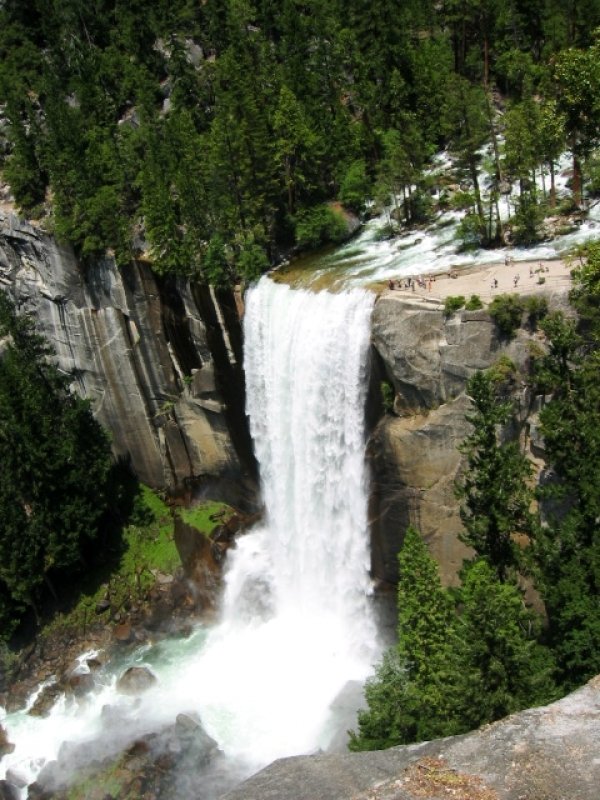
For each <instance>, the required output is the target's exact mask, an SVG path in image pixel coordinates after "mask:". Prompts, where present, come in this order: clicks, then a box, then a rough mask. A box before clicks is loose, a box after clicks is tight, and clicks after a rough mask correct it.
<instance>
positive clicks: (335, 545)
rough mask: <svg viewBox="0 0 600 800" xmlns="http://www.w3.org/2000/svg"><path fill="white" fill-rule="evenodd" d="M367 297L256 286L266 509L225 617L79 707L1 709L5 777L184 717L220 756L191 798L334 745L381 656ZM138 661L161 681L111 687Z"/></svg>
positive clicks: (236, 554)
mask: <svg viewBox="0 0 600 800" xmlns="http://www.w3.org/2000/svg"><path fill="white" fill-rule="evenodd" d="M373 300H374V298H373V295H372V294H371V293H369V292H365V291H362V290H354V291H350V292H342V293H339V294H331V293H328V292H323V293H318V294H315V293H312V292H308V291H305V290H293V289H290V288H289V287H288V286H285V285H278V284H275V283H274V282H273V281H271V280H270V279H268V278H263V279H262V280H261V281H260V283H259V284H258V286H257V287H255V288H253V289H252V290H250V291H249V293H248V296H247V305H246V315H245V322H244V327H245V362H246V363H245V366H246V373H247V390H248V392H247V394H248V414H249V417H250V426H251V432H252V436H253V439H254V444H255V449H256V454H257V457H258V460H259V463H260V471H261V482H262V490H263V496H264V501H265V505H266V509H267V513H266V519H265V522H264V525H262V526H261V527H258V528H256V529H254V530H253V531H252V532H251V533H249V534H247V535H245V536H244V537H242V538H240V540H239V543H238V545H237V547H236V548H235V550H233V551H230V553H229V555H228V570H227V575H226V586H225V592H224V597H223V600H222V614H221V620H220V622H219V623H218V624H216V625H215V626H214V627H212V628H210V629H207V628H199V629H198V630H197V631H196V632H195V633H194V634H193V635H192V636H191V637H189V638H187V639H182V640H179V641H164V642H162V643H160V644H158V645H156V646H154V647H151V646H150V647H149V646H146V647H144V648H141V649H139V650H138V651H137V652H136V653H134V654H133V656H132V657H131V658H129V660H128V661H127V662H121V663H118V664H112V665H109V666H108V668H107V669H105V670H104V672H103V680H104V686H103V687H102V688H100V689H98V690H97V691H96V692H95V693H93V694H91V695H90V696H88V697H87V698H86V699H85V700H84V701H78V700H74V699H70V700H67V699H66V698H64V697H63V698H61V699H60V700H59V702H58V703H57V704H56V706H55V707H54V709H53V710H52V712H51V714H50V716H49V717H47V718H46V719H40V718H34V717H31V716H29V715H28V714H27V713H26V711H25V710H23V711H21V712H19V713H16V714H10V715H7V714H4V713H0V722H1V724H2V725H4V726H5V727H6V728H7V731H8V738H9V740H10V741H12V742H14V743H15V744H16V749H15V752H14V753H12V754H11V755H8V756H5V757H4V758H3V759H2V761H0V777H2V776H3V775H4V774H5V772H6V771H7V770H8V769H11V770H12V774H13V775H14V774H18V775H20V776H22V778H23V780H24V781H28V782H29V781H31V780H33V779H35V776H36V774H37V773H38V772H39V770H40V768H41V767H42V766H43V765H44V763H45V762H47V761H49V760H52V759H54V758H56V756H57V753H58V751H59V749H60V747H61V744H62V743H63V742H64V741H69V742H76V743H86V742H93V747H92V750H93V754H94V757H95V758H98V757H99V756H101V755H103V754H111V753H115V752H118V751H119V750H120V749H121V748H122V747H124V746H126V744H127V743H129V742H132V741H134V740H135V739H136V738H138V737H139V736H140V735H143V734H145V733H148V732H150V731H153V730H159V729H160V728H161V727H165V726H167V725H171V724H173V722H174V721H175V717H176V715H177V714H178V713H180V712H188V713H189V712H194V713H196V714H198V715H199V716H200V717H201V719H202V723H203V725H204V727H205V729H206V730H207V732H208V733H209V734H210V735H211V736H212V737H213V738H214V739H215V740H216V741H217V742H218V745H219V747H220V748H221V750H222V751H223V752H224V754H225V756H226V759H225V763H226V767H225V769H224V772H225V775H223V774H222V773H223V768H221V774H220V775H219V776H218V780H216V785H215V786H214V787H211V785H210V782H209V781H208V780H206V779H205V780H202V781H201V782H200V785H201V786H202V790H201V791H200V794H199V793H198V792H199V788H198V785H196V786H194V785H193V784H194V782H193V781H192V789H190V793H193V794H194V796H196V797H198V796H202V797H211V796H213V795H214V794H215V793H218V792H220V791H222V790H223V789H224V787H226V786H227V785H228V784H230V783H231V782H232V781H235V780H238V779H239V778H241V777H242V776H245V775H248V774H250V773H252V772H254V771H256V770H257V769H258V768H260V767H262V766H263V765H265V764H267V763H269V762H270V761H272V760H273V759H275V758H277V757H279V756H286V755H291V754H298V753H306V752H313V751H315V750H317V749H319V748H323V749H326V748H328V747H330V746H331V744H332V743H334V742H335V743H337V744H338V745H339V742H340V733H341V734H342V739H343V738H344V737H343V733H344V732H345V730H346V728H347V727H349V726H352V725H353V721H352V719H348V717H347V715H346V716H345V717H344V718H341V717H340V714H339V712H336V710H335V708H336V701H337V699H338V698H339V697H340V696H343V695H344V693H345V692H346V693H347V690H348V687H349V686H350V687H352V686H356V685H357V684H358V685H360V683H362V682H363V681H364V680H365V678H366V677H367V676H368V675H369V674H370V673H371V672H372V666H373V664H374V663H375V662H376V660H377V658H378V653H379V648H378V644H377V635H376V626H375V623H374V620H373V614H372V610H371V605H370V598H369V595H370V583H369V577H368V570H369V548H368V539H367V510H366V504H367V501H366V491H367V479H366V474H365V460H364V447H365V432H364V419H363V418H364V406H365V391H366V386H367V382H368V381H367V369H368V364H367V354H368V347H369V336H370V317H371V311H372V306H373ZM132 663H135V664H144V665H147V666H149V667H150V669H151V670H152V671H153V672H154V674H155V675H156V676H157V678H158V683H157V684H156V686H155V688H152V689H151V690H149V691H147V692H146V693H144V694H143V695H141V696H140V697H137V698H131V697H125V696H122V695H118V694H117V692H116V691H115V681H116V677H117V676H118V674H120V673H121V672H122V670H123V669H124V667H126V666H127V665H128V664H132ZM355 695H356V692H355ZM106 707H110V708H109V711H110V713H107V709H106ZM103 708H104V710H103ZM340 729H341V730H340ZM63 752H64V748H63ZM183 786H184V783H183V782H182V787H183ZM186 794H187V792H186V790H185V789H184V788H182V789H181V792H180V795H179V796H181V797H183V796H186Z"/></svg>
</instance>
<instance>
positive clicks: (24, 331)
mask: <svg viewBox="0 0 600 800" xmlns="http://www.w3.org/2000/svg"><path fill="white" fill-rule="evenodd" d="M2 337H7V338H6V339H5V341H4V344H3V352H2V355H1V357H0V457H1V461H2V470H1V471H0V513H1V514H2V520H1V524H0V530H1V535H0V600H1V601H2V603H3V605H4V609H2V612H1V613H3V615H6V614H7V609H8V615H9V616H10V615H11V614H12V615H13V618H12V621H13V622H16V621H18V619H19V616H20V614H21V613H22V612H23V611H24V610H25V609H26V608H28V607H31V608H33V609H34V610H36V609H37V606H38V604H39V601H40V599H41V598H42V596H43V593H44V590H45V585H46V586H50V587H52V585H53V584H54V582H55V581H56V580H57V579H59V578H62V577H64V576H65V575H67V574H69V573H73V572H77V571H80V570H81V569H82V568H83V566H84V560H83V559H84V554H85V551H86V547H87V546H88V545H89V544H90V543H91V542H92V541H93V540H94V539H95V538H96V537H97V536H98V533H99V525H100V522H101V520H102V517H103V514H105V512H106V509H107V507H108V505H109V480H110V474H111V462H112V459H111V454H110V445H109V442H108V438H107V436H106V434H105V433H104V431H103V430H102V429H101V428H100V426H99V425H98V424H97V423H96V421H95V420H94V418H93V417H92V415H91V412H90V410H89V406H88V404H87V403H86V402H84V401H83V400H81V399H79V398H78V397H76V396H74V395H72V394H70V393H69V392H68V390H67V383H68V381H67V379H66V378H65V377H64V376H63V375H62V374H61V373H59V372H58V370H57V369H56V367H54V365H53V364H52V362H51V353H50V350H49V348H48V347H47V346H46V345H45V344H44V343H43V341H42V340H41V339H40V338H39V337H38V336H37V335H36V334H35V333H34V332H33V325H32V323H31V321H30V320H29V319H28V318H27V317H16V316H15V313H14V310H13V308H12V305H11V304H10V302H9V301H8V299H7V298H6V295H5V294H4V293H0V338H2ZM4 631H5V633H8V632H10V630H9V629H7V628H5V629H4Z"/></svg>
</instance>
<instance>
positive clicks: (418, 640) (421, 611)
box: [349, 528, 461, 750]
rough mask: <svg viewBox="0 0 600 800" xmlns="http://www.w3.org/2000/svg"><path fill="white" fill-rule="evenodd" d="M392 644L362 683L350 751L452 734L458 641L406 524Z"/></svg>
mask: <svg viewBox="0 0 600 800" xmlns="http://www.w3.org/2000/svg"><path fill="white" fill-rule="evenodd" d="M399 565H400V582H399V584H398V614H399V618H398V645H397V647H396V648H395V650H394V651H392V652H390V653H388V654H387V655H386V656H385V658H384V660H383V663H382V664H381V665H380V666H379V668H378V670H377V674H376V676H375V677H374V678H373V679H372V680H371V681H370V682H368V683H367V686H366V690H365V696H366V699H367V703H368V706H369V708H368V710H366V711H361V712H359V715H358V724H359V733H358V734H357V733H351V736H350V744H349V746H350V749H351V750H373V749H381V748H383V747H391V746H392V745H396V744H403V743H405V742H412V741H420V740H422V739H429V738H435V737H436V736H444V735H449V734H452V733H457V732H458V731H459V730H460V729H461V726H460V723H459V721H458V720H457V719H456V716H455V715H456V708H455V696H454V691H453V687H454V686H455V685H456V683H457V675H458V671H457V670H458V666H457V652H458V640H457V638H456V636H455V633H454V631H455V617H454V606H453V602H452V599H451V597H450V594H449V593H448V592H447V591H446V590H444V589H442V586H441V584H440V579H439V575H438V572H437V566H436V563H435V561H434V560H433V559H432V558H431V556H430V555H429V553H428V551H427V547H426V546H425V543H424V542H423V540H422V538H421V536H420V535H419V533H418V531H416V530H415V529H414V528H409V529H408V530H407V532H406V536H405V539H404V544H403V546H402V550H401V551H400V554H399Z"/></svg>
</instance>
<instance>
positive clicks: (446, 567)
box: [369, 288, 567, 584]
mask: <svg viewBox="0 0 600 800" xmlns="http://www.w3.org/2000/svg"><path fill="white" fill-rule="evenodd" d="M542 291H543V290H538V291H537V292H536V293H540V294H541V293H542ZM545 296H546V299H547V301H548V305H549V307H550V308H563V309H564V308H566V306H567V290H566V289H565V288H563V289H560V290H555V291H553V292H549V291H548V290H546V293H545ZM372 326H373V332H372V342H373V350H374V354H373V361H374V365H375V369H374V377H373V388H372V393H374V394H376V393H377V391H378V381H380V380H387V381H389V383H390V384H391V385H392V386H393V391H394V395H395V398H394V408H393V413H388V414H385V415H383V416H382V417H381V418H380V419H379V421H378V422H377V424H376V425H375V427H374V429H373V431H372V434H371V437H370V441H369V458H370V464H371V474H372V493H371V509H370V511H371V521H372V537H373V547H372V553H373V572H374V575H375V577H376V578H377V579H379V580H381V581H384V582H386V583H395V581H396V580H397V560H396V554H397V552H398V550H399V548H400V545H401V541H402V536H403V534H404V531H405V530H406V528H407V527H408V525H410V524H413V525H415V526H416V527H417V528H418V529H419V530H420V531H421V533H422V535H423V536H424V538H425V539H426V541H427V543H428V545H429V548H430V550H431V553H432V555H433V556H434V557H435V558H436V560H437V561H438V562H439V564H440V568H441V573H442V579H443V581H444V582H445V583H447V584H449V583H453V582H455V580H456V574H457V571H458V569H459V568H460V566H461V564H462V560H463V558H464V557H465V556H466V554H467V550H466V548H465V547H464V545H462V544H461V543H460V542H459V540H458V532H459V531H460V530H461V522H460V518H459V515H458V501H457V499H456V497H455V495H454V483H455V480H456V478H457V477H458V475H459V474H460V469H461V464H462V461H461V455H460V453H459V451H458V445H459V444H460V443H461V441H462V440H463V439H464V438H465V437H466V436H467V434H468V433H469V424H468V422H467V421H466V419H465V413H467V412H468V411H469V406H470V402H469V399H468V397H467V396H466V394H465V388H466V383H467V380H468V379H469V377H470V376H471V375H472V374H473V373H474V372H475V371H476V370H483V369H487V368H488V367H490V366H492V365H493V364H494V363H495V362H497V361H498V359H499V358H500V356H507V357H508V358H509V359H510V360H511V361H512V362H513V363H514V365H515V367H516V371H515V372H516V380H515V381H514V382H513V386H512V395H513V397H514V399H515V401H516V408H517V419H516V422H515V425H516V427H517V430H515V431H514V434H515V435H518V436H519V437H520V439H521V442H522V446H523V448H524V449H525V450H526V452H528V454H529V456H530V457H531V459H532V461H533V462H534V464H535V465H536V468H537V471H538V473H539V474H542V473H543V470H544V458H543V442H542V440H541V438H540V437H539V435H538V434H537V427H536V420H537V413H538V411H539V409H540V408H541V404H542V403H543V401H544V398H543V397H536V396H535V395H534V394H533V393H532V391H531V388H530V382H529V380H528V376H529V374H530V369H531V357H532V350H534V349H538V350H539V349H540V348H543V347H544V341H543V337H542V336H541V334H539V333H536V332H535V331H533V330H530V329H528V328H527V327H522V328H520V329H519V330H518V331H517V333H516V336H515V337H514V338H513V339H510V340H509V339H506V338H504V337H502V336H501V335H500V333H499V330H498V328H497V326H496V324H495V323H494V321H493V319H492V318H491V317H490V315H489V313H488V312H487V311H485V310H481V311H464V310H463V311H459V312H457V313H456V314H453V315H451V316H445V315H444V311H443V306H442V305H441V303H440V302H437V301H428V300H427V299H424V298H414V296H411V295H410V294H408V293H400V292H386V293H385V294H384V295H383V296H381V297H380V298H379V300H378V302H377V303H376V305H375V310H374V313H373V323H372Z"/></svg>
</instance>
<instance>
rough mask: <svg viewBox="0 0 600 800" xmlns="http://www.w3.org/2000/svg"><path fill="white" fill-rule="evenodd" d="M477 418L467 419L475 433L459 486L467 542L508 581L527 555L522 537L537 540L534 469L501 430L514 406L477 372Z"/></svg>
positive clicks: (465, 449) (466, 446) (473, 393)
mask: <svg viewBox="0 0 600 800" xmlns="http://www.w3.org/2000/svg"><path fill="white" fill-rule="evenodd" d="M467 391H468V393H469V395H470V397H471V399H472V402H473V406H474V412H473V413H472V414H469V415H468V416H467V420H468V421H469V422H470V423H471V424H472V426H473V431H472V433H471V434H469V436H467V438H466V439H465V440H464V442H463V444H462V445H461V447H460V450H461V452H462V453H463V454H464V455H465V456H466V467H465V473H464V476H463V477H462V479H461V480H460V481H459V483H458V484H457V496H458V497H459V498H460V499H461V500H462V501H463V503H462V506H461V509H460V516H461V520H462V522H463V525H464V526H465V530H464V532H463V533H462V534H461V540H462V541H463V542H464V543H465V544H467V545H469V547H472V548H473V549H474V550H475V553H476V554H477V555H478V556H481V557H482V558H484V559H485V560H486V561H487V562H488V563H489V565H490V566H491V567H492V568H493V569H494V570H495V571H496V574H497V576H498V578H499V579H500V580H505V579H506V578H507V577H508V576H509V575H510V574H512V573H514V571H515V570H516V569H518V568H519V565H520V563H521V560H522V559H521V549H520V547H519V546H518V545H517V544H516V542H515V535H516V534H518V533H519V534H525V535H531V534H532V533H533V529H534V519H533V517H532V515H531V513H530V510H529V509H530V504H531V500H532V492H531V488H530V487H529V485H528V483H529V479H530V477H531V465H530V464H529V462H528V461H527V459H526V458H525V457H524V456H523V455H522V453H521V452H520V451H519V445H518V443H517V442H503V441H501V440H500V437H499V429H500V428H501V426H503V425H505V424H506V422H507V421H508V418H509V415H510V412H511V408H512V404H511V403H510V401H508V400H501V399H500V397H499V396H498V392H497V387H496V386H495V382H494V377H493V373H492V372H487V373H485V372H476V373H475V375H473V377H472V378H471V379H470V380H469V382H468V384H467Z"/></svg>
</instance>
